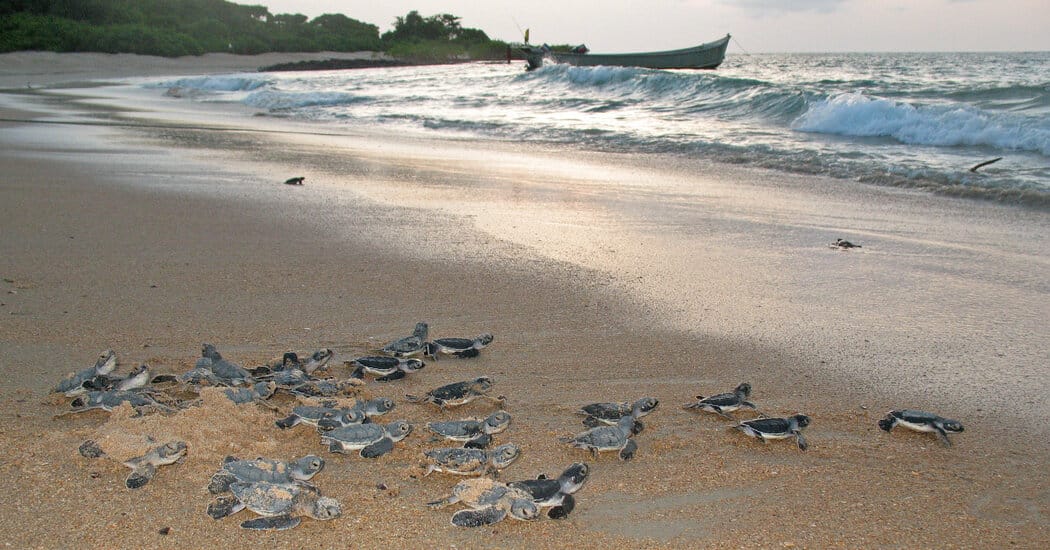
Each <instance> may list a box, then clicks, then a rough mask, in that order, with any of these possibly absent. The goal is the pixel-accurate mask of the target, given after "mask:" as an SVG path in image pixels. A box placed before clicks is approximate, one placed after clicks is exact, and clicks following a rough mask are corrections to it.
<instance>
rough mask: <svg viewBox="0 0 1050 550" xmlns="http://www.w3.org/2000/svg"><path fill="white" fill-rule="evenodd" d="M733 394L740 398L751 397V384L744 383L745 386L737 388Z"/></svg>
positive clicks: (741, 385)
mask: <svg viewBox="0 0 1050 550" xmlns="http://www.w3.org/2000/svg"><path fill="white" fill-rule="evenodd" d="M733 393H735V394H737V395H738V396H740V397H744V398H746V397H748V396H750V395H751V384H748V383H747V382H744V383H743V384H740V385H739V386H737V387H736V389H735V390H733Z"/></svg>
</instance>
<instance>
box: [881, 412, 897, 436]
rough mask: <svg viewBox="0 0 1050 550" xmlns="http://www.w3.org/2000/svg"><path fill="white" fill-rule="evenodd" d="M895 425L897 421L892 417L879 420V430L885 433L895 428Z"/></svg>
mask: <svg viewBox="0 0 1050 550" xmlns="http://www.w3.org/2000/svg"><path fill="white" fill-rule="evenodd" d="M896 425H897V419H896V418H894V417H893V415H889V416H887V417H886V418H883V419H882V420H879V428H880V429H882V430H883V431H886V432H888V431H890V430H892V429H893V427H894V426H896Z"/></svg>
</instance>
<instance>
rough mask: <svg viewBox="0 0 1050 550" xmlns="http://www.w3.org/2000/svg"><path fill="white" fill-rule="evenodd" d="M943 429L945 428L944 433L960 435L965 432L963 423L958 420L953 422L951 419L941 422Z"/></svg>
mask: <svg viewBox="0 0 1050 550" xmlns="http://www.w3.org/2000/svg"><path fill="white" fill-rule="evenodd" d="M941 428H943V429H944V431H946V432H951V433H959V432H961V431H963V425H962V423H961V422H959V421H958V420H952V419H950V418H945V419H944V420H942V421H941Z"/></svg>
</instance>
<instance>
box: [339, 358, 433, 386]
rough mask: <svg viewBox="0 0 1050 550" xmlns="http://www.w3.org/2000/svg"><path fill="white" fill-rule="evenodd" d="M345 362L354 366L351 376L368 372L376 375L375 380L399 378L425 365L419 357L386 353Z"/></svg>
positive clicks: (361, 376)
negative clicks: (389, 355)
mask: <svg viewBox="0 0 1050 550" xmlns="http://www.w3.org/2000/svg"><path fill="white" fill-rule="evenodd" d="M345 364H346V365H347V366H350V367H354V372H353V373H352V374H351V375H350V376H352V377H353V378H364V375H365V373H368V374H371V375H373V376H376V377H377V378H376V382H390V381H392V380H400V379H402V378H404V377H405V375H406V374H407V373H410V372H416V371H417V370H419V369H421V368H423V367H425V366H426V363H424V362H423V361H421V360H419V359H405V358H403V357H388V356H386V355H369V356H367V357H358V358H357V359H354V360H353V361H347V362H346V363H345Z"/></svg>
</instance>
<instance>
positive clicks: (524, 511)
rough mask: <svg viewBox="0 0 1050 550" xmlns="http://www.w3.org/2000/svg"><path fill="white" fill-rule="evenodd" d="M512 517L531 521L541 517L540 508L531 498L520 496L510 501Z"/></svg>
mask: <svg viewBox="0 0 1050 550" xmlns="http://www.w3.org/2000/svg"><path fill="white" fill-rule="evenodd" d="M510 517H512V518H514V519H518V520H522V521H531V520H534V519H536V518H538V517H540V509H539V507H537V506H536V503H535V502H533V501H532V500H529V499H524V498H518V499H514V501H513V502H511V503H510Z"/></svg>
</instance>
